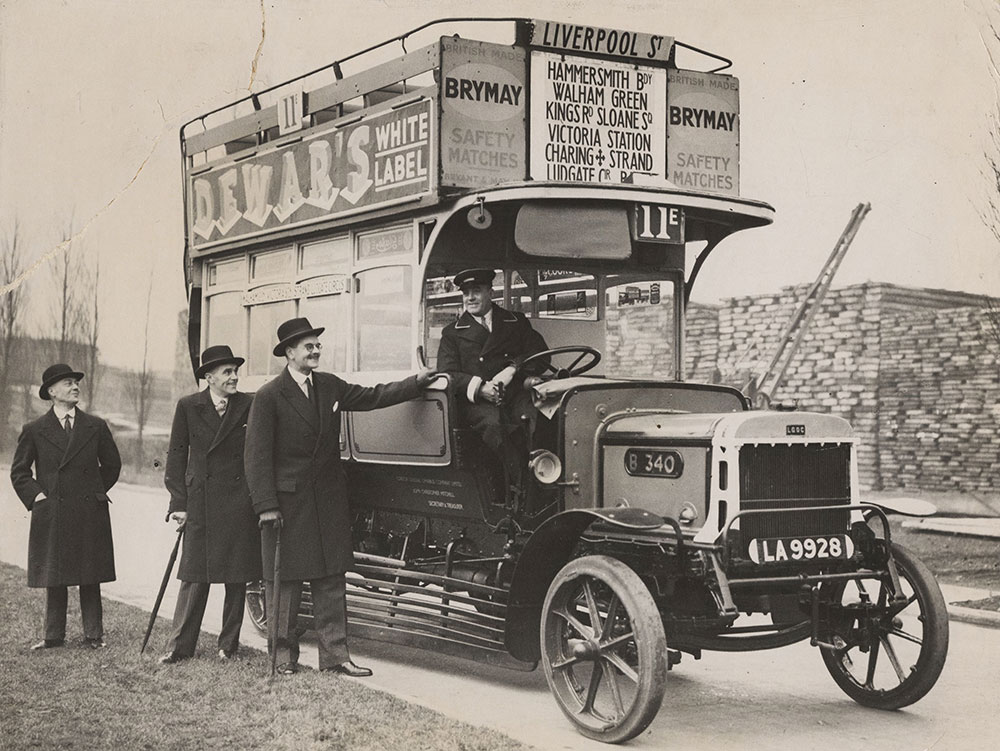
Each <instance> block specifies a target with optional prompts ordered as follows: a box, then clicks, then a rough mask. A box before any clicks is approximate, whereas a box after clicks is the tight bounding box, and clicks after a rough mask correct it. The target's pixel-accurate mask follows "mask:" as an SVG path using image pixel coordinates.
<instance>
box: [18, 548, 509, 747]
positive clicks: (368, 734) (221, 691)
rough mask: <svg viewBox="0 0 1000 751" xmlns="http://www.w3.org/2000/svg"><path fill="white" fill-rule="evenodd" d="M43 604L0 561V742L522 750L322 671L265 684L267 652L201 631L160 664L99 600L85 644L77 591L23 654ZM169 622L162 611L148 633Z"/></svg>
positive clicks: (134, 625) (116, 607) (135, 614)
mask: <svg viewBox="0 0 1000 751" xmlns="http://www.w3.org/2000/svg"><path fill="white" fill-rule="evenodd" d="M44 610H45V596H44V592H43V591H42V590H37V589H28V588H27V587H26V586H25V583H24V571H23V570H21V569H19V568H17V567H15V566H10V565H8V564H0V612H3V614H4V627H3V629H0V656H2V669H0V702H2V705H3V716H4V721H3V730H2V734H0V747H2V748H11V749H14V748H16V749H25V748H62V749H98V748H101V749H111V748H113V749H191V748H228V749H238V748H255V749H258V748H266V749H313V748H316V749H319V748H322V749H372V750H375V749H378V750H379V751H381V750H382V749H385V750H387V751H388V750H390V749H405V751H416V750H417V749H461V750H462V751H474V750H476V749H483V750H484V751H485V750H486V749H489V750H490V751H493V750H494V749H523V748H525V746H523V745H522V744H520V743H518V742H516V741H514V740H513V739H511V738H508V737H507V736H505V735H503V734H501V733H499V732H496V731H493V730H487V729H483V728H477V727H474V726H472V725H468V724H465V723H461V722H457V721H455V720H451V719H449V718H447V717H445V716H443V715H441V714H439V713H437V712H434V711H431V710H429V709H425V708H423V707H419V706H416V705H413V704H409V703H407V702H405V701H402V700H401V699H397V698H396V697H393V696H390V695H388V694H384V693H381V692H379V691H375V690H373V689H371V688H368V687H366V686H364V685H360V684H358V683H356V682H354V681H350V680H346V679H343V678H340V677H338V676H335V675H332V674H329V673H318V672H315V671H310V670H307V671H305V672H303V673H299V674H298V675H296V676H286V677H282V676H278V677H276V678H275V680H274V682H273V683H270V684H269V683H268V680H267V674H268V669H269V665H270V663H269V661H268V659H267V657H266V655H264V654H262V653H261V652H258V651H256V650H247V649H245V648H244V649H243V650H241V653H240V656H241V659H240V660H238V661H236V662H233V663H222V662H220V661H219V660H218V659H217V658H216V656H215V654H216V650H215V649H214V647H215V643H216V642H215V640H216V637H215V636H213V635H211V634H207V633H202V635H201V639H200V641H199V651H198V654H197V655H196V656H195V659H192V660H187V661H185V662H182V663H179V664H176V665H159V664H158V663H157V661H156V658H157V657H158V655H157V653H156V651H155V650H154V651H152V652H150V651H149V649H148V648H147V652H146V654H145V655H142V656H140V655H139V645H140V643H141V640H142V634H143V633H144V632H145V628H146V624H147V622H148V618H149V616H148V614H146V613H144V612H143V611H142V610H140V609H138V608H135V607H132V606H129V605H124V604H122V603H118V602H115V601H113V600H109V599H107V598H105V600H104V628H105V639H106V641H107V643H108V647H107V649H102V650H90V649H85V648H83V647H82V646H81V637H82V634H81V626H80V613H79V602H78V600H76V590H71V592H70V608H69V614H68V620H67V624H68V629H67V631H68V633H67V637H68V639H67V643H66V646H65V647H63V648H60V649H52V650H44V651H40V652H30V651H29V649H28V647H29V646H30V645H31V644H32V643H34V642H35V641H37V640H38V638H39V636H40V634H41V629H42V623H43V620H44ZM168 627H169V624H168V622H167V621H165V620H164V619H162V618H161V619H160V622H158V623H157V628H156V632H155V634H154V637H155V635H156V634H160V635H161V636H162V634H163V633H165V631H166V629H167V628H168ZM161 642H162V639H161Z"/></svg>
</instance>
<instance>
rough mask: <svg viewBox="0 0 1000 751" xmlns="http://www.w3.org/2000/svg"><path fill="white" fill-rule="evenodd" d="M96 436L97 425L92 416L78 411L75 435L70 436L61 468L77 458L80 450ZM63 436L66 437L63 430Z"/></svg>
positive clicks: (57, 422)
mask: <svg viewBox="0 0 1000 751" xmlns="http://www.w3.org/2000/svg"><path fill="white" fill-rule="evenodd" d="M52 417H53V418H55V413H53V415H52ZM58 424H59V421H58V420H56V425H58ZM96 434H97V424H96V423H95V422H94V421H93V420H91V419H90V415H88V414H87V413H86V412H81V411H80V410H79V409H77V410H76V420H74V421H73V435H72V436H70V439H69V445H68V446H67V447H66V453H64V454H63V458H62V461H61V462H59V466H60V467H64V466H66V464H67V463H68V462H69V461H70V459H72V458H73V457H74V456H76V455H77V454H78V453H79V452H80V449H82V448H83V447H84V446H86V445H87V442H88V441H89V440H90V439H91V438H93V437H94V436H95V435H96ZM63 435H64V436H65V435H66V431H65V429H63Z"/></svg>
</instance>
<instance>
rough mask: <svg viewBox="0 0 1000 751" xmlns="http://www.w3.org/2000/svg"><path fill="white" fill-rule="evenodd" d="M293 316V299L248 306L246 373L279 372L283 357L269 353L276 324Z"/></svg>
mask: <svg viewBox="0 0 1000 751" xmlns="http://www.w3.org/2000/svg"><path fill="white" fill-rule="evenodd" d="M289 318H295V301H294V300H282V301H280V302H272V303H265V304H263V305H254V306H252V307H251V308H250V349H249V353H248V354H249V356H248V357H247V371H246V372H247V374H248V375H255V376H270V375H276V374H278V373H280V372H281V369H282V368H283V367H285V358H284V356H282V357H275V356H274V355H273V354H271V351H272V349H273V348H274V342H275V338H274V337H275V332H276V331H277V330H278V325H279V324H280V323H282V322H283V321H287V320H288V319H289Z"/></svg>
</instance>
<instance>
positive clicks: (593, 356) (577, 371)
mask: <svg viewBox="0 0 1000 751" xmlns="http://www.w3.org/2000/svg"><path fill="white" fill-rule="evenodd" d="M553 355H577V358H576V359H575V360H573V362H571V363H570V364H569V367H566V368H557V367H555V366H554V365H553V364H552V363H551V362H547V363H545V370H543V371H542V375H541V377H542V378H543V379H545V380H546V381H552V380H556V379H561V378H573V377H575V376H578V375H583V374H584V373H586V372H587V371H588V370H591V369H592V368H594V367H595V366H596V365H597V363H599V362H600V361H601V353H600V352H598V351H597V350H596V349H594V348H593V347H588V346H586V345H585V344H575V345H570V346H568V347H555V348H553V349H546V350H544V351H542V352H536V353H535V354H533V355H531V356H530V357H526V358H525V359H524V360H523V361H522V362H521V365H520V367H518V370H519V371H523V370H524V367H525V366H526V365H529V364H531V363H533V362H535V361H537V360H547V359H549V358H551V357H552V356H553ZM587 356H589V357H590V359H589V360H587V361H585V362H584V363H583V364H582V365H581V364H580V361H581V360H583V359H584V358H585V357H587Z"/></svg>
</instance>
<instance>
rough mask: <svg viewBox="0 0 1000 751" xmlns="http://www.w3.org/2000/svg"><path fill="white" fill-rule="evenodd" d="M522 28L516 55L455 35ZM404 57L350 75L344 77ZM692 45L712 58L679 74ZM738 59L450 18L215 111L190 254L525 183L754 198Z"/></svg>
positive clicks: (562, 27)
mask: <svg viewBox="0 0 1000 751" xmlns="http://www.w3.org/2000/svg"><path fill="white" fill-rule="evenodd" d="M472 22H476V23H479V24H507V25H511V24H512V25H513V28H514V38H513V42H512V43H508V44H500V43H496V42H486V41H475V40H471V39H466V38H463V37H460V36H458V35H455V36H445V37H440V38H439V39H438V40H436V41H434V42H432V43H430V44H428V45H426V46H423V47H419V48H417V49H414V50H408V49H407V42H408V41H409V40H411V39H412V38H413V37H414V36H415V35H416V34H417V33H418V32H421V31H424V30H426V29H428V28H430V27H432V26H437V25H440V24H442V23H449V24H455V25H456V26H457V27H462V26H464V25H467V24H469V23H472ZM396 43H398V44H400V46H401V49H402V52H403V54H402V55H401V56H399V57H396V58H394V59H391V60H388V61H385V62H381V63H378V64H374V65H371V66H370V67H368V68H367V69H364V70H361V71H360V72H358V73H356V74H354V75H350V76H347V77H344V75H343V65H344V64H345V63H348V62H356V61H360V60H361V59H362V58H368V59H371V58H372V57H374V56H375V55H377V54H380V53H381V54H384V52H385V51H386V48H387V47H388V46H391V45H394V44H396ZM678 51H682V52H683V53H684V54H686V55H691V56H692V57H695V56H696V55H697V56H700V57H702V58H704V59H706V60H711V61H712V62H713V65H712V66H702V67H708V68H709V70H705V71H699V70H691V69H682V68H678V67H677V65H676V57H677V54H678ZM730 64H731V63H730V61H729V60H727V59H726V58H723V57H721V56H718V55H715V54H713V53H709V52H705V51H704V50H700V49H698V48H695V47H692V46H690V45H686V44H683V43H682V42H678V41H676V40H674V39H673V38H671V37H666V36H660V35H654V34H647V33H641V32H632V31H626V30H620V29H609V28H596V27H588V26H580V25H575V24H564V23H558V22H551V21H532V20H528V19H518V18H504V19H465V18H455V19H445V20H443V21H435V22H431V23H428V24H425V25H423V26H421V27H418V28H417V29H413V30H411V31H409V32H407V33H405V34H402V35H400V36H398V37H394V38H393V39H390V40H387V41H386V42H382V43H380V44H378V45H374V46H372V47H369V48H368V49H365V50H362V51H360V52H357V53H354V54H353V55H349V56H348V57H345V58H341V59H339V60H337V61H334V62H332V63H330V64H329V65H327V66H324V67H323V68H319V69H316V70H314V71H310V72H309V73H307V74H305V75H303V76H300V77H298V78H296V79H293V80H292V81H288V82H285V83H282V84H280V85H278V86H275V87H272V88H269V89H266V90H264V91H261V92H258V93H255V94H253V95H251V96H248V97H246V98H244V99H241V100H239V101H237V102H234V103H232V104H230V105H227V106H225V107H221V108H218V109H216V110H213V111H211V112H208V113H205V114H204V115H201V116H199V117H198V118H196V119H194V120H192V121H191V122H189V123H187V124H186V125H184V126H183V128H182V129H181V150H182V154H183V156H184V168H185V213H186V218H187V229H188V232H187V241H188V248H189V249H190V250H193V251H202V250H207V249H209V248H211V247H213V246H216V245H219V244H220V243H230V242H232V241H234V240H240V239H245V238H251V237H257V236H260V235H264V234H267V233H270V232H273V231H276V230H279V229H287V228H291V227H299V226H302V227H311V226H313V225H315V224H317V223H319V222H324V221H329V220H336V219H339V218H342V217H347V216H350V215H358V214H365V213H366V212H373V211H387V212H390V213H391V212H393V211H395V210H396V209H409V208H412V207H413V206H420V205H428V204H433V203H435V202H437V201H439V200H441V199H442V198H445V197H448V196H449V195H452V194H454V193H457V192H466V191H470V190H479V189H483V188H487V187H492V186H497V185H503V184H512V183H521V182H525V181H546V182H560V183H565V182H575V183H594V184H604V185H609V184H622V183H642V184H645V185H648V186H650V187H657V188H663V189H665V190H670V189H680V190H684V191H699V192H707V193H714V194H723V195H730V196H736V195H738V194H739V93H738V92H739V86H738V82H737V80H736V79H735V78H733V77H732V76H729V75H725V74H720V73H719V71H720V70H724V69H726V68H728V67H729V66H730Z"/></svg>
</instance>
